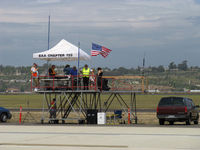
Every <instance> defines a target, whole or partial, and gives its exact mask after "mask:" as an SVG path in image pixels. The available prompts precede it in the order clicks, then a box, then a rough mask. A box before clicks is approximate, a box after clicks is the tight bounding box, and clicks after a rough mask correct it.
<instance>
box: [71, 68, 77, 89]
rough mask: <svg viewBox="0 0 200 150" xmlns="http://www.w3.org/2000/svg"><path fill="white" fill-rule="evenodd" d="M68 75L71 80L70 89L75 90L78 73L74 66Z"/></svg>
mask: <svg viewBox="0 0 200 150" xmlns="http://www.w3.org/2000/svg"><path fill="white" fill-rule="evenodd" d="M70 75H71V78H72V88H73V89H74V87H75V89H77V88H76V87H77V78H78V71H77V69H76V66H74V67H73V68H72V69H71V71H70Z"/></svg>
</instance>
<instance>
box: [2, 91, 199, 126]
mask: <svg viewBox="0 0 200 150" xmlns="http://www.w3.org/2000/svg"><path fill="white" fill-rule="evenodd" d="M166 96H177V95H156V94H153V95H150V94H146V95H136V104H137V109H154V110H155V109H156V107H157V104H158V102H159V100H160V98H161V97H166ZM178 96H183V97H188V98H191V99H193V101H194V102H195V104H196V105H200V94H199V95H190V94H188V95H178ZM122 97H123V99H124V100H125V101H126V102H127V104H128V105H129V104H130V95H122ZM107 98H108V95H103V96H102V102H104V101H105V100H106V99H107ZM43 100H44V95H40V94H23V95H19V94H17V95H11V94H7V95H0V106H1V107H6V108H15V109H18V108H20V106H22V107H23V108H28V106H27V103H28V102H29V108H39V109H41V108H43ZM44 106H45V108H46V107H47V105H46V104H45V105H44ZM110 109H121V106H120V105H119V103H118V101H117V100H115V101H114V102H113V103H112V105H111V107H110ZM26 114H27V113H26V112H25V111H23V113H22V120H23V119H24V118H25V116H26ZM31 114H32V115H33V116H34V118H35V120H25V122H35V123H40V120H41V116H42V112H33V111H32V112H31ZM12 115H13V117H12V119H11V120H9V122H18V121H19V111H17V112H12ZM47 115H48V114H47ZM137 117H138V123H139V124H158V119H157V118H156V113H155V112H138V113H137ZM29 119H30V117H29Z"/></svg>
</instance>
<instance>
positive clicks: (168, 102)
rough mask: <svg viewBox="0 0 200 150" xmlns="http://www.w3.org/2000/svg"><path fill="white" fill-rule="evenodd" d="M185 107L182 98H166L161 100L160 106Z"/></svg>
mask: <svg viewBox="0 0 200 150" xmlns="http://www.w3.org/2000/svg"><path fill="white" fill-rule="evenodd" d="M182 105H184V102H183V98H181V97H165V98H162V99H161V100H160V103H159V106H182Z"/></svg>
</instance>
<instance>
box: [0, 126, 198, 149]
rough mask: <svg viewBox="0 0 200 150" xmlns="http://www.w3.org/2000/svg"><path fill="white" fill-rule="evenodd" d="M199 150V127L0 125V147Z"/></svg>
mask: <svg viewBox="0 0 200 150" xmlns="http://www.w3.org/2000/svg"><path fill="white" fill-rule="evenodd" d="M41 149H42V150H55V149H56V150H66V149H69V150H190V149H191V150H199V149H200V128H199V127H196V128H193V127H191V126H183V127H182V126H178V127H177V126H175V127H171V126H163V127H160V126H155V127H139V126H132V127H125V126H124V127H115V126H64V125H63V126H56V125H52V126H50V125H48V126H47V125H0V150H41Z"/></svg>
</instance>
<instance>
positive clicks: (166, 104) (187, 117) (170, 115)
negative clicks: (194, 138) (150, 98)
mask: <svg viewBox="0 0 200 150" xmlns="http://www.w3.org/2000/svg"><path fill="white" fill-rule="evenodd" d="M198 108H199V106H198V105H197V106H195V105H194V103H193V101H192V99H189V98H185V97H163V98H161V100H160V102H159V104H158V107H157V118H158V119H159V124H160V125H164V123H165V121H168V122H169V124H171V125H172V124H174V122H175V121H179V122H184V121H185V122H186V124H187V125H190V124H191V122H192V121H193V122H194V124H198V122H199V111H198Z"/></svg>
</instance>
